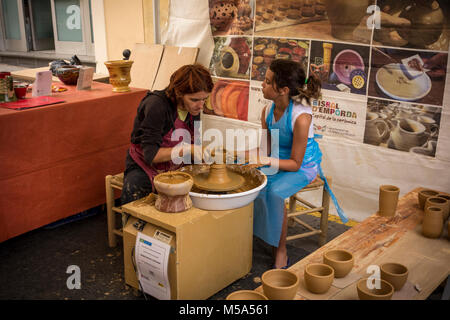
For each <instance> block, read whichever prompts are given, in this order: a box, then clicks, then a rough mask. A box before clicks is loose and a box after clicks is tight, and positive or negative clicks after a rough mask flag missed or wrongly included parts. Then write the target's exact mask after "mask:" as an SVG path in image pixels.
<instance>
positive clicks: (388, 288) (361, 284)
mask: <svg viewBox="0 0 450 320" xmlns="http://www.w3.org/2000/svg"><path fill="white" fill-rule="evenodd" d="M356 290H357V291H358V297H359V299H360V300H391V298H392V295H393V294H394V287H393V286H392V285H391V284H390V283H389V282H387V281H386V280H383V279H380V289H376V288H373V289H369V288H368V287H367V278H364V279H361V280H359V281H358V284H357V285H356Z"/></svg>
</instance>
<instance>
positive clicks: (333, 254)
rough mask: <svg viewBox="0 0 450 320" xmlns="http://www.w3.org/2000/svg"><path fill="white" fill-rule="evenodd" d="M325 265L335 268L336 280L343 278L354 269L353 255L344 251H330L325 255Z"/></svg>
mask: <svg viewBox="0 0 450 320" xmlns="http://www.w3.org/2000/svg"><path fill="white" fill-rule="evenodd" d="M323 263H324V264H327V265H329V266H330V267H332V268H333V270H334V276H335V278H343V277H345V276H346V275H347V274H348V273H349V272H350V271H351V270H352V268H353V264H354V259H353V254H352V253H351V252H350V251H347V250H344V249H334V250H329V251H327V252H325V253H324V254H323Z"/></svg>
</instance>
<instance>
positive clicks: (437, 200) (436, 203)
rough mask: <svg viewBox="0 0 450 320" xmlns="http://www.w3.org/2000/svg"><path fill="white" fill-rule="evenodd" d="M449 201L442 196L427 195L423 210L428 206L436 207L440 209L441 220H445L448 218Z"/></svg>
mask: <svg viewBox="0 0 450 320" xmlns="http://www.w3.org/2000/svg"><path fill="white" fill-rule="evenodd" d="M449 205H450V204H449V201H448V200H447V199H445V198H443V197H438V196H436V197H429V198H427V200H426V201H425V206H424V210H425V211H426V210H427V208H428V207H438V208H441V209H442V220H443V221H445V220H447V218H448V210H449Z"/></svg>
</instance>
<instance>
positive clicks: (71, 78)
mask: <svg viewBox="0 0 450 320" xmlns="http://www.w3.org/2000/svg"><path fill="white" fill-rule="evenodd" d="M79 75H80V69H79V68H77V67H74V66H61V67H59V68H58V69H56V76H57V77H58V78H59V80H61V82H62V83H64V84H66V85H74V84H77V81H78V76H79Z"/></svg>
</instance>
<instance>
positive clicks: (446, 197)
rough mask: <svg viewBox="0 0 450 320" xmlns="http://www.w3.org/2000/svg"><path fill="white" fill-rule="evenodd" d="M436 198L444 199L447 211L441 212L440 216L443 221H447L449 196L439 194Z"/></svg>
mask: <svg viewBox="0 0 450 320" xmlns="http://www.w3.org/2000/svg"><path fill="white" fill-rule="evenodd" d="M437 197H438V198H444V199H445V200H447V210H443V211H442V216H443V218H444V221H445V220H447V218H448V216H449V213H450V196H449V195H446V194H443V193H439V194H438V195H437Z"/></svg>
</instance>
